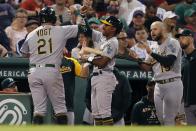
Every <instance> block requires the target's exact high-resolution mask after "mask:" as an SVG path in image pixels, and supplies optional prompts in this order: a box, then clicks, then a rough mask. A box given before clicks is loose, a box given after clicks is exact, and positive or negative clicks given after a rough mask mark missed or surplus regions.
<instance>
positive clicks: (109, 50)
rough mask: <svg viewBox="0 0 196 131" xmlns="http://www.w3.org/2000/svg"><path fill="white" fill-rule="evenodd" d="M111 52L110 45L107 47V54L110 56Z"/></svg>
mask: <svg viewBox="0 0 196 131" xmlns="http://www.w3.org/2000/svg"><path fill="white" fill-rule="evenodd" d="M112 51H113V49H112V47H111V46H110V45H107V54H111V53H112Z"/></svg>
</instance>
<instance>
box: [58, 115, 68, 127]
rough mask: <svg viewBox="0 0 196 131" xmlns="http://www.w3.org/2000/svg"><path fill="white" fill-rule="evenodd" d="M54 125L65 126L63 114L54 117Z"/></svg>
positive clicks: (65, 118)
mask: <svg viewBox="0 0 196 131" xmlns="http://www.w3.org/2000/svg"><path fill="white" fill-rule="evenodd" d="M55 118H56V123H57V124H59V125H65V124H67V115H66V114H64V113H59V114H56V115H55Z"/></svg>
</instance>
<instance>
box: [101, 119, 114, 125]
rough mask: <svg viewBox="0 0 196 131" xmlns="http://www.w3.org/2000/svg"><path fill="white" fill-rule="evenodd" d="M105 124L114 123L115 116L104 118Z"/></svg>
mask: <svg viewBox="0 0 196 131" xmlns="http://www.w3.org/2000/svg"><path fill="white" fill-rule="evenodd" d="M102 123H103V125H113V123H114V122H113V118H112V117H106V118H103V119H102Z"/></svg>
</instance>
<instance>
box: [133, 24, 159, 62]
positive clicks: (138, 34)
mask: <svg viewBox="0 0 196 131" xmlns="http://www.w3.org/2000/svg"><path fill="white" fill-rule="evenodd" d="M147 38H148V31H147V29H146V28H145V27H144V26H142V27H139V28H137V29H136V30H135V39H136V44H135V45H134V46H133V47H131V50H133V51H135V53H136V54H137V56H138V58H140V59H142V60H145V59H146V57H147V56H148V54H147V52H146V49H145V48H144V45H148V46H149V47H150V48H151V49H152V50H153V51H154V52H156V49H157V48H158V47H157V42H155V41H150V40H147Z"/></svg>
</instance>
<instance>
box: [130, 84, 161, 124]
mask: <svg viewBox="0 0 196 131" xmlns="http://www.w3.org/2000/svg"><path fill="white" fill-rule="evenodd" d="M154 87H155V82H154V81H149V82H148V83H147V85H146V89H147V92H148V94H147V95H146V96H144V97H143V98H142V99H141V100H140V101H139V102H137V103H136V104H135V105H134V106H133V109H132V115H131V117H132V118H131V119H132V124H133V125H160V122H159V120H158V118H157V116H156V109H155V105H154Z"/></svg>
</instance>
